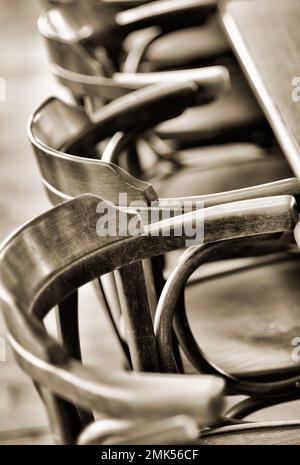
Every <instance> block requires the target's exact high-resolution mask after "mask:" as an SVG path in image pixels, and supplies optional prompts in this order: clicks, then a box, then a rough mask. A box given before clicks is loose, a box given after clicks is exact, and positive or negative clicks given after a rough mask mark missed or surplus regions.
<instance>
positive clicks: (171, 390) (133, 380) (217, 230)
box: [0, 195, 296, 442]
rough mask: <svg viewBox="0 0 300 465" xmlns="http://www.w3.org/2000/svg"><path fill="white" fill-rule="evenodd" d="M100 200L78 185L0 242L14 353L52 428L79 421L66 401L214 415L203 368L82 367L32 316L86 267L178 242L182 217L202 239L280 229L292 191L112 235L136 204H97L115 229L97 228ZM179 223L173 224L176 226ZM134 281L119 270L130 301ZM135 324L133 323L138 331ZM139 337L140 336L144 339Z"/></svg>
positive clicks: (78, 282)
mask: <svg viewBox="0 0 300 465" xmlns="http://www.w3.org/2000/svg"><path fill="white" fill-rule="evenodd" d="M100 201H101V199H100V198H98V197H96V196H93V195H83V196H81V197H79V198H76V199H74V200H72V201H69V202H66V203H63V204H61V205H59V206H57V207H56V208H54V209H53V210H51V211H50V212H47V213H44V214H43V215H41V216H40V217H38V218H37V219H35V220H33V221H32V222H30V223H28V224H27V225H25V226H24V227H22V228H21V229H20V230H19V231H17V232H16V233H15V234H14V235H13V236H11V237H10V238H8V239H7V241H6V242H5V243H4V244H3V245H2V247H1V267H0V283H1V287H0V298H1V308H2V309H3V312H4V317H5V320H6V323H7V326H8V329H9V332H10V335H11V338H10V339H11V343H12V346H13V349H14V351H15V353H16V357H17V360H18V362H19V363H20V365H21V366H22V367H23V369H24V370H25V371H26V372H27V373H28V374H29V375H30V376H31V377H32V379H33V380H34V381H35V382H36V383H37V384H38V386H39V391H40V393H41V395H42V398H43V399H44V400H45V402H46V404H47V408H48V411H49V412H50V416H51V418H52V420H53V421H54V425H53V428H55V429H56V432H57V433H58V434H59V435H60V437H61V438H63V441H66V442H74V441H75V439H76V437H77V435H78V434H79V433H80V431H81V430H82V427H83V424H84V422H83V421H82V420H81V418H80V416H79V413H78V410H77V408H76V406H79V407H81V408H84V409H91V410H94V409H95V410H97V411H99V412H101V413H102V414H104V415H107V416H109V417H120V416H122V417H123V418H133V417H135V418H136V417H139V418H143V417H148V416H149V417H151V418H153V417H156V416H160V417H168V416H170V415H171V416H172V415H177V414H183V413H184V414H187V415H189V416H192V417H193V418H195V415H196V417H197V421H198V422H199V423H200V424H205V425H209V424H211V423H213V422H215V421H216V418H217V417H218V416H219V414H220V403H219V400H218V399H219V398H220V393H221V390H222V383H220V382H219V381H217V383H216V384H214V383H215V382H214V381H213V380H211V379H210V378H204V382H203V383H201V382H199V381H198V379H197V378H193V380H191V379H190V378H188V380H187V379H184V378H183V379H182V381H181V379H180V378H178V380H176V382H175V383H174V382H172V378H163V379H161V378H160V377H153V378H152V377H149V376H148V377H146V378H144V377H143V376H134V377H131V376H130V375H128V374H127V375H124V374H123V375H121V374H116V373H111V370H109V371H108V372H106V371H105V372H103V371H102V372H101V371H98V370H91V369H89V368H88V367H83V366H82V365H81V364H79V362H77V361H76V360H72V359H71V358H70V355H69V353H68V350H67V349H66V347H64V346H63V347H62V346H60V345H58V344H57V343H56V342H55V341H54V340H53V339H51V338H50V337H48V336H47V335H46V333H45V328H44V326H43V325H42V323H41V321H42V320H43V318H44V317H45V316H46V315H47V314H48V312H49V311H50V310H51V309H52V308H53V307H54V306H55V305H56V304H58V303H61V302H62V301H64V300H66V299H68V296H70V295H72V293H74V292H75V291H76V290H77V289H78V288H79V287H80V286H82V285H83V284H85V283H87V282H89V281H92V280H93V279H95V277H98V276H101V275H102V274H104V273H107V272H111V271H112V270H114V269H118V268H120V267H121V269H122V267H126V266H130V264H131V263H133V262H135V261H138V260H142V259H145V258H149V257H151V256H155V255H158V254H162V253H165V252H167V251H170V250H173V249H176V248H180V247H184V246H186V240H187V239H188V240H191V236H190V234H187V233H186V232H185V231H186V230H185V226H186V224H190V223H191V222H192V223H193V225H194V226H195V225H196V228H195V235H196V233H197V225H199V227H202V224H203V222H204V224H205V237H204V241H205V242H206V243H212V242H215V241H220V240H228V239H231V238H238V237H239V238H245V241H246V243H247V238H250V237H253V236H255V237H258V240H259V239H260V237H261V235H264V236H265V235H269V234H271V235H273V234H282V233H284V232H286V231H288V230H290V229H291V228H293V226H294V224H295V216H296V210H295V204H294V202H293V200H292V199H291V198H290V197H276V198H270V199H262V200H256V201H246V202H239V203H237V204H230V205H229V206H228V207H227V208H225V210H224V209H220V208H218V207H212V208H208V209H205V210H203V211H198V212H195V213H193V214H186V215H182V216H180V217H176V218H171V219H170V220H168V221H164V222H161V223H157V224H155V225H150V226H147V227H145V228H144V229H142V230H141V231H140V232H139V233H135V234H133V235H132V233H129V230H128V231H127V234H126V232H125V233H124V231H123V234H122V235H121V236H120V235H118V231H119V229H118V226H119V222H123V221H124V220H125V222H126V225H128V224H129V222H130V220H131V219H133V218H135V221H139V218H138V217H137V214H136V213H134V214H132V213H128V212H124V211H123V212H122V211H120V210H116V209H114V208H113V207H112V206H111V205H109V204H105V205H104V206H105V208H108V209H109V211H110V215H113V216H112V217H113V218H114V219H115V218H116V233H115V235H106V236H104V235H102V234H101V233H99V231H100V230H99V220H100V221H103V220H104V219H105V221H107V218H106V217H105V218H104V216H105V215H104V214H103V213H100V214H99V215H97V211H99V210H97V208H98V205H99V202H100ZM266 218H267V220H266ZM180 225H181V226H182V231H183V234H182V235H181V236H177V235H176V233H175V231H176V230H177V228H178V226H180ZM24 264H26V270H24ZM20 276H22V279H20ZM126 276H127V278H126ZM126 286H127V288H126ZM135 286H136V283H134V282H132V281H131V277H130V275H128V273H127V274H126V275H125V279H124V287H125V289H126V290H127V291H128V290H129V289H131V288H132V289H133V291H134V292H135V298H136V299H137V301H136V304H137V306H138V296H139V295H141V294H140V289H136V288H135ZM131 296H132V293H131V295H129V297H131ZM142 298H143V299H144V298H145V294H143V296H142ZM140 310H141V308H140V307H139V311H140ZM71 315H72V314H70V313H69V320H70V324H71V321H72V316H71ZM144 317H145V318H147V315H144ZM148 318H149V315H148ZM127 322H128V321H127ZM143 323H145V319H144V321H143ZM144 330H145V328H144V326H141V327H140V331H141V332H143V331H144ZM138 335H139V336H140V333H139V332H138ZM63 340H64V338H63ZM145 344H146V345H149V339H148V340H147V341H146V342H145ZM145 350H147V348H146V347H145ZM49 391H51V392H52V393H55V394H56V395H57V396H58V397H54V396H53V395H52V394H49ZM154 392H156V394H155V396H154V397H153V393H154ZM204 392H205V395H204ZM181 396H182V397H183V398H181ZM179 398H180V401H178V399H179ZM61 399H65V400H64V401H62V400H61ZM216 400H218V401H217V402H216ZM66 401H68V402H71V403H68V402H66ZM156 406H157V409H156ZM90 418H91V417H90ZM70 421H71V424H70Z"/></svg>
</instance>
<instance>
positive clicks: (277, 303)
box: [186, 257, 300, 374]
mask: <svg viewBox="0 0 300 465" xmlns="http://www.w3.org/2000/svg"><path fill="white" fill-rule="evenodd" d="M299 272H300V261H299V258H298V257H290V258H289V257H281V258H278V259H277V260H274V261H271V263H270V257H269V258H268V259H266V261H265V262H264V261H263V260H261V261H260V264H259V265H256V266H248V267H247V266H244V267H240V268H238V269H236V270H234V271H231V272H224V273H219V274H215V275H212V276H211V277H210V278H207V279H205V278H203V279H202V280H201V279H200V280H199V281H198V282H197V283H195V284H194V285H191V286H188V287H187V289H186V307H187V314H188V319H189V321H190V325H191V328H192V331H193V334H194V336H195V338H196V340H197V341H198V343H199V345H200V347H201V348H202V349H203V351H204V353H205V354H206V355H207V356H208V357H209V359H210V360H211V361H213V362H214V363H215V364H216V365H217V366H219V367H221V368H223V369H225V370H227V371H228V372H231V373H247V374H255V373H256V372H258V371H263V372H268V371H269V370H272V371H273V370H276V371H277V370H282V369H285V368H288V369H293V368H294V369H296V368H297V367H299V362H297V360H296V359H295V356H296V355H297V351H295V346H294V345H293V344H292V341H293V339H294V338H295V337H299V336H300V323H299V322H300V319H299V317H300V288H299V279H298V276H299ZM293 351H294V352H293ZM293 354H294V357H292V355H293ZM187 371H188V372H193V370H191V369H190V368H188V367H187Z"/></svg>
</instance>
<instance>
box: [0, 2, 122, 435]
mask: <svg viewBox="0 0 300 465" xmlns="http://www.w3.org/2000/svg"><path fill="white" fill-rule="evenodd" d="M39 12H40V5H39V2H38V0H13V1H12V0H1V8H0V29H1V37H2V40H1V41H0V63H1V65H0V77H3V78H4V79H5V82H6V99H5V101H1V102H0V121H1V130H0V157H1V170H0V240H2V239H3V238H4V237H5V236H6V235H7V234H8V233H11V231H12V230H14V229H15V228H16V227H18V226H19V225H21V224H22V223H24V222H25V221H27V220H29V219H30V218H32V217H33V216H35V215H37V214H38V213H40V212H42V211H43V210H45V209H47V208H49V206H50V205H49V202H48V199H47V198H46V195H45V194H44V192H43V190H42V187H41V184H40V181H39V174H38V168H37V165H36V162H35V160H34V157H33V154H32V151H31V147H30V145H29V143H28V141H27V137H26V121H27V119H28V116H29V114H30V112H31V111H32V110H33V108H34V107H35V106H36V105H37V104H39V103H40V102H41V101H42V100H43V99H44V98H46V97H48V96H49V95H51V94H59V93H60V90H59V89H58V88H57V87H56V84H55V82H54V80H53V79H52V77H51V76H50V73H49V71H48V68H47V58H46V53H45V50H44V47H43V43H42V40H41V39H40V37H39V34H38V32H37V28H36V19H37V17H38V15H39ZM3 38H5V40H3ZM82 295H83V300H84V301H85V303H86V307H88V308H83V311H84V318H82V319H83V332H84V334H85V335H86V337H85V339H86V340H87V343H86V347H85V353H86V355H87V358H88V359H89V360H90V361H91V363H93V361H94V362H96V360H97V362H98V360H101V359H102V358H103V359H104V360H105V359H109V360H110V362H111V363H115V364H116V365H117V364H118V363H119V359H118V353H117V348H116V347H114V346H113V343H112V342H111V337H110V329H109V327H108V324H107V322H106V320H105V317H104V316H103V312H101V309H100V308H99V304H98V302H97V301H96V300H95V296H94V294H93V289H92V288H91V287H87V288H85V289H84V290H83V292H82ZM96 332H97V334H95V333H96ZM5 334H6V332H5V327H4V323H3V320H2V317H1V314H0V337H5ZM92 341H94V342H95V344H92ZM99 341H100V342H99ZM93 355H94V359H93V357H92V356H93ZM96 357H97V359H96ZM49 442H50V443H51V437H50V436H49V431H48V429H47V419H46V416H45V414H44V411H43V407H42V404H41V402H40V400H39V398H38V396H37V394H36V393H35V391H34V389H33V387H32V385H31V383H30V382H29V381H28V380H27V378H26V377H25V375H23V374H22V373H21V371H20V370H19V368H18V367H17V366H16V364H15V362H14V360H13V358H12V355H11V353H10V350H9V348H8V345H7V361H6V362H0V444H14V443H17V444H31V443H34V444H44V443H49Z"/></svg>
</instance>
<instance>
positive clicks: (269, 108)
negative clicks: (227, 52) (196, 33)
mask: <svg viewBox="0 0 300 465" xmlns="http://www.w3.org/2000/svg"><path fill="white" fill-rule="evenodd" d="M220 9H221V16H222V22H223V25H224V27H225V30H226V33H227V35H228V37H229V39H230V42H231V44H232V47H233V49H234V51H235V53H236V55H237V57H238V60H239V61H240V63H241V65H242V68H243V70H244V71H245V74H246V76H247V78H248V79H249V82H250V85H251V87H252V89H253V91H254V93H255V94H256V96H257V98H258V101H259V102H260V104H261V107H262V109H263V111H264V112H265V115H266V117H267V119H268V120H269V123H270V124H271V126H272V129H273V131H274V133H275V135H276V137H277V140H278V142H279V144H280V145H281V148H282V150H283V152H284V153H285V156H286V157H287V160H288V161H289V163H290V165H291V167H292V169H293V171H294V173H295V175H296V176H297V177H298V178H300V1H299V0H284V1H283V0H227V1H224V2H221V6H220Z"/></svg>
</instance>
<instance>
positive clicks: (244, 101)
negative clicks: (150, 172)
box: [157, 73, 264, 141]
mask: <svg viewBox="0 0 300 465" xmlns="http://www.w3.org/2000/svg"><path fill="white" fill-rule="evenodd" d="M231 77H232V88H231V90H230V91H227V92H225V93H224V94H223V95H222V96H221V97H220V98H219V99H218V100H216V101H215V102H213V103H210V104H208V105H203V106H199V107H195V108H190V109H188V110H186V111H185V112H184V113H183V115H181V116H179V117H178V118H174V119H172V120H169V121H166V122H165V123H162V124H161V125H159V126H158V128H157V133H158V134H159V136H160V137H162V138H163V139H173V138H176V139H179V140H188V141H189V140H192V141H193V140H199V141H201V139H205V138H207V137H217V136H218V135H219V133H220V132H223V131H224V130H225V131H230V130H235V131H237V130H238V128H240V127H245V126H248V125H253V124H259V122H260V121H263V119H264V118H263V114H262V112H261V110H260V108H259V106H258V104H257V102H256V100H255V98H254V96H253V94H252V92H251V90H250V89H249V86H248V84H247V83H246V81H245V78H244V77H243V76H242V75H241V74H240V73H233V75H232V76H231Z"/></svg>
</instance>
